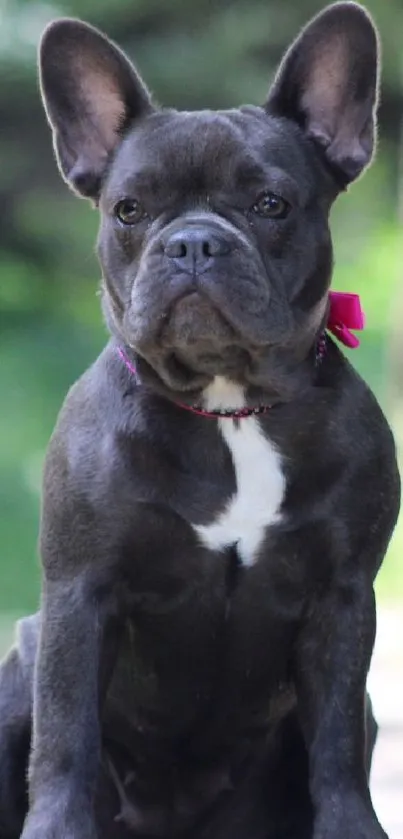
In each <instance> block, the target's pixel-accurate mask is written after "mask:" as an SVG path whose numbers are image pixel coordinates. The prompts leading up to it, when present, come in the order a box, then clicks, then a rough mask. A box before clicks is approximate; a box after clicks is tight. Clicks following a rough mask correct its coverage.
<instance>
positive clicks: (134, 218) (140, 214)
mask: <svg viewBox="0 0 403 839" xmlns="http://www.w3.org/2000/svg"><path fill="white" fill-rule="evenodd" d="M115 216H116V218H117V219H119V221H120V222H121V224H126V225H128V224H137V222H139V221H141V220H142V219H143V218H144V216H145V212H144V210H143V208H142V206H141V204H140V202H139V201H137V200H136V199H135V198H124V199H123V200H122V201H119V202H118V204H116V207H115Z"/></svg>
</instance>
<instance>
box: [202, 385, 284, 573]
mask: <svg viewBox="0 0 403 839" xmlns="http://www.w3.org/2000/svg"><path fill="white" fill-rule="evenodd" d="M204 404H205V406H206V409H207V410H212V409H216V410H217V409H218V408H220V409H224V408H230V407H231V408H242V407H243V406H244V405H245V402H244V395H243V390H242V388H241V387H239V386H238V385H235V384H234V383H232V382H229V381H226V380H225V379H221V378H219V377H217V378H216V379H215V381H214V383H213V384H212V385H210V387H209V388H208V389H207V390H206V392H205V401H204ZM218 426H219V429H220V432H221V434H222V436H223V438H224V440H225V442H226V443H227V446H228V448H229V450H230V452H231V455H232V460H233V464H234V469H235V478H236V491H235V493H234V495H233V496H232V498H231V499H230V500H229V502H228V504H227V507H226V509H225V510H224V511H223V512H222V513H220V515H219V516H218V518H216V519H215V520H214V521H212V522H211V523H210V524H207V525H194V529H195V530H196V532H197V533H198V535H199V537H200V538H201V540H202V542H203V543H204V544H205V545H206V546H207V547H209V548H211V549H213V550H222V549H223V548H226V547H228V546H229V545H234V544H236V546H237V551H238V554H239V558H240V559H241V561H242V562H243V564H244V565H253V563H254V562H255V559H256V555H257V552H258V549H259V546H260V544H261V542H262V540H263V538H264V535H265V531H266V528H267V527H270V525H273V524H275V523H276V522H278V521H280V513H279V510H280V507H281V503H282V501H283V498H284V493H285V484H286V482H285V477H284V474H283V471H282V468H281V457H280V455H279V453H278V451H277V450H276V448H275V447H274V445H273V444H272V443H270V441H269V440H267V438H265V436H264V435H263V433H262V431H261V429H260V426H259V423H258V420H257V419H256V418H255V417H245V418H243V419H241V420H239V421H234V420H232V419H219V420H218Z"/></svg>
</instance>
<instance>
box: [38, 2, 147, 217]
mask: <svg viewBox="0 0 403 839" xmlns="http://www.w3.org/2000/svg"><path fill="white" fill-rule="evenodd" d="M39 72H40V85H41V92H42V98H43V103H44V106H45V110H46V114H47V117H48V120H49V123H50V126H51V128H52V132H53V141H54V148H55V152H56V157H57V161H58V164H59V168H60V170H61V173H62V175H63V177H64V178H65V180H66V181H67V183H68V184H69V185H70V186H71V187H72V188H73V189H74V190H75V192H77V193H78V194H79V195H81V196H83V197H86V198H92V199H94V200H95V201H96V200H97V198H98V196H99V192H100V188H101V184H102V178H103V176H104V173H105V171H106V167H107V165H108V162H109V160H110V157H111V155H112V154H113V152H114V151H115V149H116V147H117V146H118V144H119V143H120V142H121V140H122V137H123V134H124V132H125V130H126V129H127V127H128V126H129V125H130V124H131V123H132V122H133V121H134V120H137V119H140V118H141V117H142V116H145V115H147V114H148V113H151V112H152V110H153V106H152V104H151V98H150V94H149V93H148V91H147V88H146V87H145V85H144V84H143V82H142V80H141V79H140V77H139V76H138V74H137V72H136V70H135V69H134V67H133V65H132V64H131V63H130V62H129V60H128V59H127V58H126V57H125V55H124V54H123V53H122V52H121V50H120V49H119V48H118V47H117V46H116V45H115V44H113V43H112V42H111V41H109V40H108V39H107V38H106V37H105V36H104V35H102V33H101V32H99V31H98V30H97V29H94V28H93V27H92V26H89V25H88V24H86V23H83V22H82V21H79V20H72V19H68V18H65V19H63V18H62V19H60V20H56V21H54V22H53V23H51V24H50V25H49V26H48V27H47V28H46V29H45V32H44V34H43V37H42V41H41V44H40V48H39Z"/></svg>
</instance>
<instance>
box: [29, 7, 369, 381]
mask: <svg viewBox="0 0 403 839" xmlns="http://www.w3.org/2000/svg"><path fill="white" fill-rule="evenodd" d="M40 63H41V81H42V92H43V97H44V101H45V105H46V108H47V113H48V117H49V120H50V123H51V125H52V128H53V131H54V139H55V147H56V152H57V155H58V160H59V165H60V168H61V170H62V173H63V175H64V177H65V178H66V179H67V181H68V182H69V183H70V185H72V186H73V188H74V189H75V190H76V191H77V192H78V193H79V194H81V195H84V196H87V197H90V198H92V199H93V200H95V201H96V203H97V204H98V206H99V209H100V213H101V225H100V234H99V242H98V250H99V256H100V260H101V264H102V270H103V283H104V309H105V313H106V318H107V322H108V324H109V326H110V328H111V330H112V332H113V333H114V334H115V335H116V336H117V338H118V340H119V341H120V342H121V343H122V345H125V346H126V347H130V348H131V349H132V350H134V352H135V353H136V356H137V361H138V364H139V367H140V369H141V372H142V374H143V375H146V376H147V375H148V376H149V378H150V379H153V380H154V383H158V386H159V387H160V388H161V387H162V388H167V389H168V390H169V391H171V392H175V393H178V392H184V393H186V392H188V393H191V394H192V395H193V394H194V393H195V392H197V391H198V390H200V389H201V388H203V387H205V386H206V385H207V384H208V383H209V382H210V381H211V379H212V378H213V377H214V376H215V375H217V374H219V375H226V376H229V377H231V378H233V379H235V380H236V381H239V382H242V383H249V384H253V385H264V383H265V382H267V381H268V380H269V381H270V383H271V386H272V387H273V388H274V390H275V389H276V377H277V378H278V382H280V381H282V382H284V381H285V379H286V377H285V378H284V375H283V376H282V375H281V374H282V373H284V370H286V369H288V370H292V369H293V367H295V366H296V365H298V364H299V363H300V362H301V361H302V360H303V359H304V358H305V357H306V356H307V354H308V353H309V352H310V351H311V350H312V346H313V344H314V342H315V338H316V336H317V334H318V332H319V331H320V329H321V328H322V326H323V323H324V320H325V317H326V309H327V292H328V288H329V283H330V277H331V266H332V248H331V239H330V234H329V228H328V214H329V209H330V206H331V204H332V202H333V200H334V199H335V197H336V195H337V194H338V192H339V191H340V189H342V188H344V187H345V186H346V185H347V184H348V183H349V182H350V181H352V180H353V179H354V178H355V177H357V175H359V174H360V172H361V171H362V170H363V169H364V167H365V166H366V165H367V164H368V163H369V161H370V159H371V155H372V150H373V142H374V109H375V106H376V92H377V41H376V35H375V31H374V27H373V25H372V23H371V21H370V19H369V18H368V16H367V14H366V13H365V12H364V11H363V9H362V8H361V7H358V6H356V5H355V4H353V3H339V4H336V5H334V6H331V7H329V8H328V9H327V10H325V12H323V13H322V14H321V15H319V16H318V17H317V18H316V19H314V21H313V22H312V23H311V24H310V25H309V26H308V27H307V28H306V29H305V30H304V31H303V32H302V33H301V35H300V36H299V38H298V39H297V41H296V42H295V43H294V44H293V45H292V47H291V48H290V50H289V52H288V53H287V55H286V57H285V59H284V61H283V63H282V65H281V67H280V69H279V72H278V74H277V77H276V79H275V81H274V84H273V86H272V88H271V91H270V93H269V97H268V100H267V102H266V104H265V105H264V106H263V107H245V108H240V109H239V110H232V111H221V112H211V111H203V112H195V113H183V112H177V111H171V110H163V109H158V108H157V107H155V106H154V105H153V104H152V102H151V99H150V96H149V94H148V91H147V89H146V88H145V86H144V84H143V83H142V81H141V80H140V78H139V76H138V75H137V73H136V71H135V70H134V68H133V67H132V65H131V64H130V63H129V62H128V60H127V59H126V58H125V56H124V55H123V54H122V53H121V52H120V51H119V50H118V48H117V47H116V46H115V45H113V44H111V42H110V41H108V40H107V39H106V38H105V37H104V36H103V35H101V34H100V33H99V32H97V31H96V30H94V29H92V28H91V27H89V26H87V25H86V24H83V23H81V22H79V21H72V20H60V21H56V22H55V23H54V24H52V25H51V26H50V27H49V28H48V29H47V30H46V32H45V35H44V38H43V40H42V45H41V55H40ZM281 368H283V369H281ZM284 387H285V389H286V386H285V385H284ZM283 395H284V394H283Z"/></svg>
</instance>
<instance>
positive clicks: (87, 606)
mask: <svg viewBox="0 0 403 839" xmlns="http://www.w3.org/2000/svg"><path fill="white" fill-rule="evenodd" d="M69 570H70V572H71V568H70V569H69ZM103 615H105V611H104V610H103V608H102V604H101V603H100V602H99V597H97V593H96V587H95V586H94V585H92V584H91V581H90V580H89V579H88V575H86V574H85V573H84V572H83V571H81V573H80V574H71V573H70V574H69V575H68V574H62V575H60V577H59V576H58V578H57V580H54V579H49V578H48V579H46V577H45V583H44V591H43V606H42V627H41V637H40V644H39V651H38V659H37V668H36V675H35V684H34V720H33V750H32V757H31V762H30V769H29V798H30V809H29V812H28V816H27V819H26V822H25V826H24V830H23V834H22V836H23V839H92V838H93V837H95V827H94V820H93V798H94V791H95V785H96V780H97V771H98V765H99V752H100V733H99V719H98V682H99V676H98V674H99V657H100V648H101V641H102V635H103V624H104V620H103Z"/></svg>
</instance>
